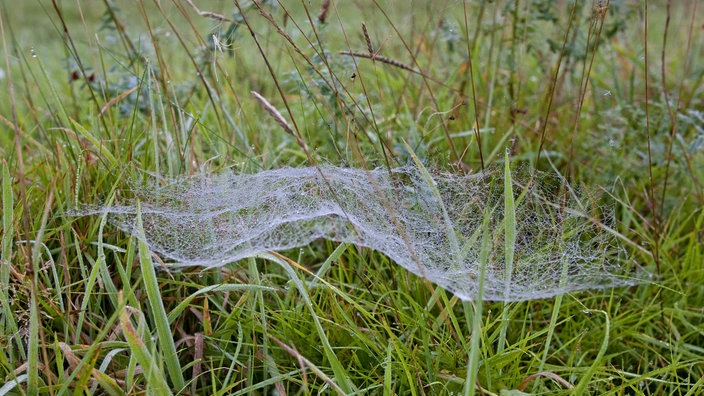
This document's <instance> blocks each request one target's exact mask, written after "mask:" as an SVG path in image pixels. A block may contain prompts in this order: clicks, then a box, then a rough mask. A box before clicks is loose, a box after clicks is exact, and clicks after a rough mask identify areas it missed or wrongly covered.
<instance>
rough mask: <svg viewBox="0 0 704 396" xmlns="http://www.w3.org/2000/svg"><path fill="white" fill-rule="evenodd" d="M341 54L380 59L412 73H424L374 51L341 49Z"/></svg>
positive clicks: (374, 59)
mask: <svg viewBox="0 0 704 396" xmlns="http://www.w3.org/2000/svg"><path fill="white" fill-rule="evenodd" d="M340 54H341V55H347V56H354V57H356V58H366V59H371V60H373V61H379V62H381V63H386V64H387V65H391V66H394V67H398V68H399V69H403V70H406V71H409V72H411V73H416V74H421V75H422V74H423V73H421V72H419V71H418V70H416V69H414V68H412V67H411V66H408V65H406V64H404V63H401V62H399V61H396V60H393V59H390V58H387V57H385V56H381V55H377V54H374V53H366V52H357V51H340Z"/></svg>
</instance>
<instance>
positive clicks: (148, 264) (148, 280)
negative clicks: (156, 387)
mask: <svg viewBox="0 0 704 396" xmlns="http://www.w3.org/2000/svg"><path fill="white" fill-rule="evenodd" d="M137 233H138V234H137V235H138V238H137V239H139V266H140V269H141V271H142V280H143V281H144V288H145V290H146V292H147V298H148V300H149V307H150V309H151V311H152V317H153V318H154V325H155V326H156V333H157V340H158V343H159V346H160V347H161V348H162V351H163V353H164V361H165V363H166V369H167V370H168V372H169V377H170V378H171V381H172V383H173V385H174V386H175V387H176V388H177V389H183V388H184V386H185V380H184V378H183V371H182V369H181V363H180V362H179V360H178V354H177V353H176V345H175V344H174V338H173V335H172V334H171V328H170V326H169V319H168V316H167V315H166V310H165V309H164V305H163V304H162V297H161V290H160V289H159V281H158V280H157V278H156V271H155V270H154V263H153V262H152V258H151V255H150V254H151V253H150V252H149V247H148V246H147V243H146V242H145V236H144V227H143V225H142V212H141V206H140V203H139V201H138V202H137Z"/></svg>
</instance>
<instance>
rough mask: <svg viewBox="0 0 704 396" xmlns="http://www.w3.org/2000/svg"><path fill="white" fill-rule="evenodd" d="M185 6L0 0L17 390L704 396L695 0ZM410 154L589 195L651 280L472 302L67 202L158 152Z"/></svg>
mask: <svg viewBox="0 0 704 396" xmlns="http://www.w3.org/2000/svg"><path fill="white" fill-rule="evenodd" d="M194 4H196V2H193V3H191V2H188V1H180V0H174V1H162V2H147V1H144V2H134V3H129V6H128V5H127V3H121V2H111V1H107V0H106V1H104V2H80V1H79V2H58V1H44V0H37V1H33V2H21V3H19V4H17V5H13V7H12V8H9V6H8V5H6V4H3V5H2V6H1V7H2V8H0V21H1V22H2V24H1V25H0V28H1V29H0V34H1V35H2V45H3V46H2V54H3V56H2V65H1V66H0V69H1V71H2V73H1V74H0V75H1V76H2V77H1V78H2V80H0V81H1V83H2V85H3V87H5V88H4V90H3V93H4V94H3V95H2V99H0V123H2V128H3V131H7V132H6V133H0V158H2V161H1V167H2V170H1V174H2V183H0V185H1V186H2V187H1V191H2V238H1V243H2V254H1V257H0V260H2V261H1V262H0V312H1V314H0V346H1V348H0V384H3V383H4V384H3V385H0V395H15V394H51V395H63V394H67V393H81V392H85V393H100V394H111V395H113V394H114V395H120V394H134V393H139V394H145V393H146V394H167V393H171V394H266V393H273V392H278V393H279V394H283V393H285V394H312V393H344V394H412V395H424V394H450V393H455V394H458V393H463V394H496V395H498V394H518V393H516V392H518V391H523V392H531V393H534V394H613V395H621V394H628V395H631V394H645V395H656V394H657V395H660V394H674V395H695V394H698V393H700V392H701V389H702V388H704V382H702V378H704V360H703V359H702V356H704V331H703V330H702V327H701V323H704V311H703V310H702V306H704V289H702V287H701V285H702V284H703V283H704V267H703V266H702V263H704V252H703V251H704V244H703V243H702V240H703V239H704V211H703V210H702V207H704V188H703V185H704V116H702V114H704V113H703V112H704V102H703V101H702V98H703V97H704V69H702V67H701V65H702V64H704V41H702V40H699V39H698V37H699V36H701V26H702V25H703V24H704V20H703V19H702V15H704V14H703V13H702V6H701V5H699V4H697V2H696V1H676V2H675V1H666V0H662V1H656V0H650V1H646V2H635V1H633V2H632V1H611V2H609V1H594V2H575V3H574V4H573V3H570V2H544V1H526V2H518V1H516V2H514V1H494V2H470V3H468V4H460V3H458V2H455V1H440V2H431V1H414V2H412V3H409V4H408V5H407V4H406V3H400V2H396V1H391V0H388V1H383V0H372V1H368V2H334V1H333V2H326V1H312V2H309V1H301V2H280V3H277V2H274V1H260V2H249V1H239V2H235V3H232V2H228V1H215V0H213V1H208V2H197V7H198V8H197V9H196V7H195V6H194ZM410 7H412V9H413V12H409V10H410ZM251 91H254V92H256V93H258V95H260V97H259V98H254V97H252V96H251V94H250V92H251ZM266 105H268V106H270V107H271V108H274V109H278V110H277V111H279V112H280V114H281V118H280V119H276V118H275V117H272V113H271V108H267V106H266ZM282 126H283V127H284V128H285V127H288V128H289V129H288V130H285V129H282ZM506 152H507V153H508V154H505V153H506ZM504 155H506V157H504ZM413 161H417V162H418V163H419V164H420V166H421V167H427V168H429V169H433V170H436V171H448V172H454V173H463V172H467V173H471V172H476V171H478V170H480V169H482V168H484V167H489V166H492V165H497V164H498V165H500V166H506V167H508V166H509V163H510V166H511V167H512V168H520V167H525V168H527V169H530V170H533V169H537V170H543V171H547V172H554V170H553V167H554V169H556V170H557V171H559V172H560V174H562V175H563V176H564V177H565V178H567V179H568V180H569V181H570V182H571V184H572V185H573V186H582V187H584V188H585V190H593V189H595V188H598V189H599V190H600V192H601V197H602V198H594V199H595V200H598V199H601V200H602V201H603V202H602V201H599V202H594V203H593V204H594V205H593V206H598V205H597V204H602V203H604V202H612V203H613V213H614V217H615V220H616V231H617V232H618V233H620V235H622V236H623V239H624V247H625V248H626V249H627V250H628V252H629V254H630V261H631V262H633V263H637V265H639V266H642V267H644V268H646V269H647V270H649V271H650V272H652V273H653V274H654V277H653V280H652V282H651V283H648V284H642V285H639V286H635V287H631V288H620V289H613V290H600V291H593V292H580V293H574V294H568V295H564V296H560V297H557V298H555V299H542V300H535V301H527V302H513V303H506V304H503V303H496V302H490V301H481V300H480V301H475V302H463V301H461V300H459V299H458V298H456V297H454V296H452V295H451V294H449V293H446V292H445V291H444V290H442V289H439V288H437V287H435V286H434V285H432V284H431V283H429V282H427V281H425V280H423V279H421V278H419V277H416V276H415V275H412V274H410V273H408V272H407V271H405V270H404V269H403V268H401V267H398V266H396V265H395V264H394V263H393V262H391V261H390V260H389V259H388V258H387V257H385V256H383V255H381V254H379V253H377V252H373V251H369V250H367V249H362V248H359V247H356V246H354V245H349V244H342V245H338V244H335V243H333V242H330V241H318V242H316V243H314V244H312V245H310V246H305V247H302V248H301V249H299V250H291V251H284V252H270V253H267V254H263V255H261V256H258V257H253V258H251V259H249V260H247V261H246V262H241V263H232V264H229V265H226V266H224V267H221V268H216V269H207V270H204V269H200V268H192V269H187V270H182V271H172V270H167V264H168V263H164V260H163V258H162V257H159V256H157V255H154V254H152V253H151V252H150V251H149V250H148V249H147V247H146V246H145V244H144V243H143V242H140V241H139V240H137V239H135V238H133V237H131V236H130V235H127V234H124V233H122V232H119V231H118V230H116V229H115V228H114V227H113V226H112V225H111V224H110V223H109V222H107V221H106V220H107V219H106V218H105V217H104V216H99V215H96V216H84V217H76V216H72V215H71V210H72V209H74V208H75V207H76V206H77V205H82V204H103V203H107V202H111V201H113V200H120V199H123V198H124V197H126V196H129V194H130V192H129V180H132V179H133V178H134V177H137V176H139V173H140V170H145V171H148V172H151V173H153V174H156V175H159V176H163V177H172V176H178V175H188V174H193V173H198V172H218V171H224V170H227V169H234V170H236V171H242V172H256V171H259V170H266V169H274V168H280V167H283V166H305V165H314V164H321V163H333V164H337V165H347V166H355V167H364V168H373V167H390V168H393V167H396V166H398V165H403V164H407V163H410V162H413ZM506 180H507V181H510V180H509V178H506ZM509 186H510V183H509ZM506 190H508V189H506ZM515 193H516V194H518V196H517V198H516V199H520V191H515ZM513 195H515V194H510V195H506V197H505V203H506V208H510V207H513V206H514V202H513V199H514V196H513ZM595 196H596V195H595ZM507 212H508V213H507V214H506V218H505V238H504V240H503V241H502V243H505V244H506V246H505V247H504V253H505V254H506V255H507V257H508V256H509V255H511V254H512V251H513V249H512V246H511V245H512V242H511V240H512V239H513V240H515V238H516V235H512V233H513V232H515V220H513V222H514V224H513V225H512V220H511V216H510V214H511V213H510V212H511V211H510V210H507ZM480 234H482V236H481V237H478V238H479V240H481V241H482V243H481V249H482V255H481V256H482V257H484V258H485V259H486V260H482V262H485V263H486V262H488V260H489V259H488V257H490V256H491V252H490V251H489V250H490V249H489V246H490V243H489V242H488V240H489V239H490V238H491V237H490V236H489V235H488V233H487V232H482V233H480ZM458 251H459V249H458ZM509 262H511V260H509ZM565 268H567V266H565ZM482 274H483V271H482ZM482 277H483V275H482ZM507 391H513V392H514V393H505V392H507ZM502 392H504V393H502Z"/></svg>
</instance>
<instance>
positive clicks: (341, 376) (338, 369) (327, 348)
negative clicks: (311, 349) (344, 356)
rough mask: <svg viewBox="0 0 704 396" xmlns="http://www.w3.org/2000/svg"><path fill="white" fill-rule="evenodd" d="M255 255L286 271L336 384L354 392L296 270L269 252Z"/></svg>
mask: <svg viewBox="0 0 704 396" xmlns="http://www.w3.org/2000/svg"><path fill="white" fill-rule="evenodd" d="M257 257H260V258H263V259H265V260H269V261H271V262H274V263H276V264H278V265H280V266H281V267H282V268H283V269H284V270H285V271H286V273H288V275H289V278H290V279H291V281H292V282H293V283H294V284H295V285H296V288H297V289H298V291H299V292H300V293H301V298H303V302H304V303H305V304H306V306H307V307H308V310H309V311H310V315H311V317H312V318H313V323H314V324H315V329H316V331H317V333H318V337H320V341H321V342H322V347H323V351H324V353H325V357H326V358H327V359H328V362H329V363H330V366H331V368H332V370H333V373H335V379H336V381H337V384H338V386H339V387H340V389H342V390H343V391H344V392H345V394H350V393H352V392H355V391H356V387H355V386H354V384H353V383H352V381H350V378H349V375H348V374H347V372H346V371H345V369H344V367H343V366H342V363H340V360H338V358H337V356H336V355H335V351H333V349H332V346H331V345H330V341H328V338H327V336H326V335H325V330H324V329H323V326H322V325H321V324H320V319H319V318H318V315H317V314H316V313H315V308H314V307H313V302H312V301H311V300H310V296H309V295H308V290H306V287H305V285H304V284H303V282H302V281H301V279H300V278H299V277H298V274H296V271H294V269H293V267H291V265H290V264H289V263H288V262H286V261H285V260H283V259H281V258H279V257H278V256H275V255H273V254H271V253H260V254H258V255H257Z"/></svg>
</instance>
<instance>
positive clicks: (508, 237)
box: [496, 151, 516, 354]
mask: <svg viewBox="0 0 704 396" xmlns="http://www.w3.org/2000/svg"><path fill="white" fill-rule="evenodd" d="M515 251H516V203H515V202H514V199H513V179H512V178H511V165H510V161H509V157H508V151H506V153H505V155H504V261H505V263H504V265H505V268H504V271H505V272H506V274H505V282H506V286H505V289H504V296H506V297H508V295H509V293H510V291H511V278H512V275H513V260H514V255H515ZM508 309H509V304H508V303H504V309H503V312H502V314H501V329H500V331H499V341H498V346H497V349H496V351H497V354H501V353H502V352H503V350H504V346H505V344H506V331H507V330H508Z"/></svg>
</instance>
